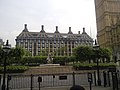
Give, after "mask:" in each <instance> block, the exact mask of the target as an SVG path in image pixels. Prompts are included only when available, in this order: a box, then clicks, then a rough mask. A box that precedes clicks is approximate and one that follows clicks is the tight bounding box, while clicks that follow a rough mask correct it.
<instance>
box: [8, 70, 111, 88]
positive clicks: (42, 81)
mask: <svg viewBox="0 0 120 90" xmlns="http://www.w3.org/2000/svg"><path fill="white" fill-rule="evenodd" d="M90 73H91V74H92V81H93V82H92V84H93V85H96V83H97V74H96V72H90ZM108 75H109V77H111V76H110V74H108ZM100 76H101V81H102V85H103V84H104V78H103V77H104V75H103V73H102V72H101V73H100ZM107 78H108V77H107ZM109 81H111V78H109V79H107V83H108V82H109ZM72 85H85V86H88V85H89V82H88V73H87V72H86V73H74V72H73V73H60V74H39V75H9V76H8V79H7V87H8V88H9V89H10V90H11V89H21V88H29V89H31V90H32V89H35V88H42V87H56V86H72Z"/></svg>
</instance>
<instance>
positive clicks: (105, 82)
mask: <svg viewBox="0 0 120 90" xmlns="http://www.w3.org/2000/svg"><path fill="white" fill-rule="evenodd" d="M103 78H104V87H106V85H107V79H106V72H105V71H103Z"/></svg>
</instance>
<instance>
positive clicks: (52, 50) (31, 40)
mask: <svg viewBox="0 0 120 90" xmlns="http://www.w3.org/2000/svg"><path fill="white" fill-rule="evenodd" d="M16 45H18V46H21V47H23V48H25V49H27V50H28V51H30V52H31V54H32V56H36V55H42V56H48V55H49V54H52V55H53V56H71V55H72V53H73V48H75V47H76V46H78V45H87V46H93V39H92V38H91V37H90V36H89V35H88V34H87V33H86V32H85V28H83V32H82V34H80V31H78V34H73V33H72V31H71V27H69V32H68V33H60V32H59V31H58V26H56V30H55V32H54V33H47V32H45V30H44V26H43V25H42V26H41V31H40V32H29V31H28V29H27V24H25V27H24V30H23V31H22V32H21V33H20V34H19V35H18V36H17V37H16Z"/></svg>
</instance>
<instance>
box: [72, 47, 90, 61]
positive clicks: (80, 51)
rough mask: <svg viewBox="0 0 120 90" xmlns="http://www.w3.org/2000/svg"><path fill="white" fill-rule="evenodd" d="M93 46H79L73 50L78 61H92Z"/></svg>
mask: <svg viewBox="0 0 120 90" xmlns="http://www.w3.org/2000/svg"><path fill="white" fill-rule="evenodd" d="M91 53H92V48H91V47H88V46H78V47H76V48H75V49H74V50H73V54H74V55H75V56H76V58H77V59H78V61H81V62H83V61H87V60H89V63H90V61H91Z"/></svg>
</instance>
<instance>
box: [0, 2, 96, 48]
mask: <svg viewBox="0 0 120 90" xmlns="http://www.w3.org/2000/svg"><path fill="white" fill-rule="evenodd" d="M24 24H27V26H28V29H29V31H31V32H39V31H40V30H41V25H44V27H45V31H46V32H51V33H53V32H54V31H55V26H58V29H59V32H61V33H67V32H68V29H69V27H71V29H72V32H73V33H78V31H81V33H82V28H83V27H85V28H86V32H87V33H88V34H89V35H90V36H91V37H92V38H93V39H95V38H96V18H95V7H94V0H0V38H2V39H3V40H4V42H5V41H6V40H7V39H8V40H9V41H10V43H11V44H12V46H14V45H15V38H16V36H18V35H19V34H20V33H21V32H22V30H23V29H24Z"/></svg>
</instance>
